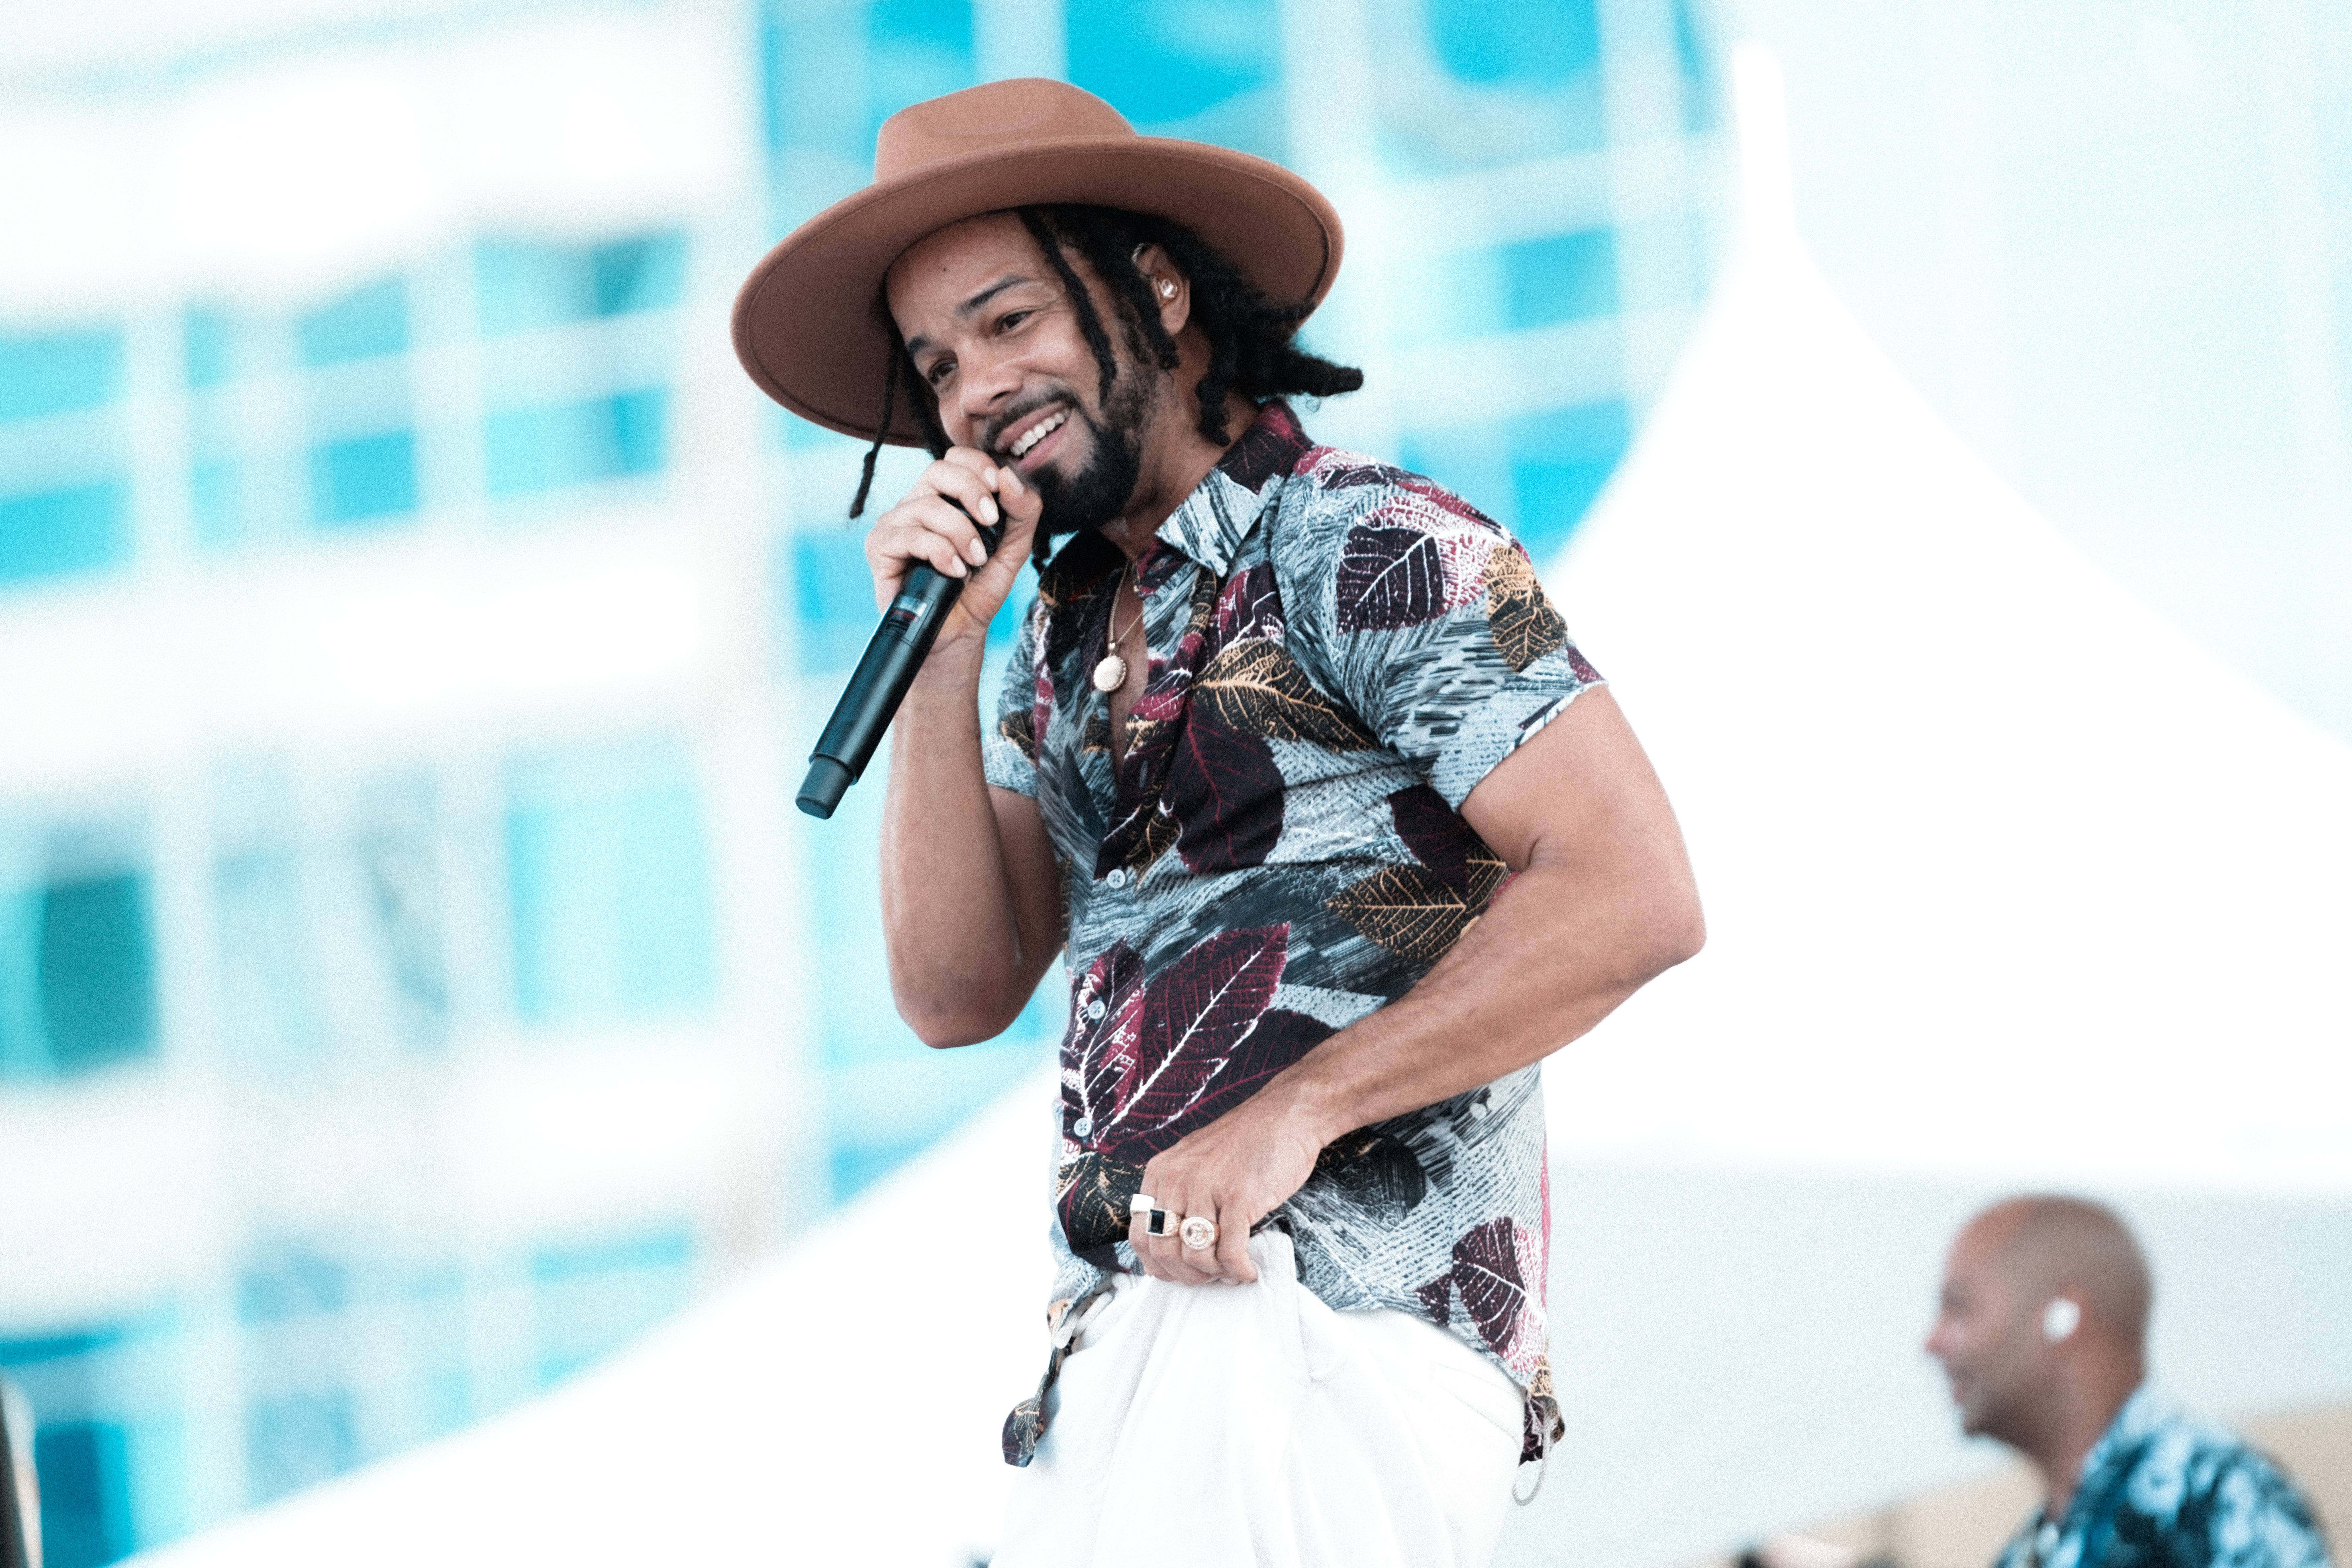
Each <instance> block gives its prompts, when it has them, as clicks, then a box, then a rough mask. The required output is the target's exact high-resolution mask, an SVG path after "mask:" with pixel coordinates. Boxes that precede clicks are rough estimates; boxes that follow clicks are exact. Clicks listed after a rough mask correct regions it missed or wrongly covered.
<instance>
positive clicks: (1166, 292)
mask: <svg viewBox="0 0 2352 1568" xmlns="http://www.w3.org/2000/svg"><path fill="white" fill-rule="evenodd" d="M1160 298H1161V299H1163V300H1173V299H1174V298H1176V285H1175V284H1173V283H1171V282H1170V281H1168V279H1165V278H1162V279H1160Z"/></svg>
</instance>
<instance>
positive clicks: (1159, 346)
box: [849, 204, 1364, 571]
mask: <svg viewBox="0 0 2352 1568" xmlns="http://www.w3.org/2000/svg"><path fill="white" fill-rule="evenodd" d="M1015 216H1018V217H1019V218H1020V219H1021V223H1022V226H1024V228H1026V229H1027V230H1028V231H1029V234H1030V237H1032V238H1034V240H1035V241H1036V242H1037V248H1038V249H1040V250H1042V251H1044V252H1045V259H1046V261H1047V262H1048V263H1050V264H1051V265H1052V267H1053V268H1054V271H1055V276H1056V277H1057V278H1058V279H1060V281H1061V284H1062V287H1063V288H1064V289H1066V290H1067V291H1068V293H1069V296H1070V302H1071V305H1072V307H1073V309H1074V312H1075V314H1076V317H1077V323H1078V331H1079V334H1080V335H1081V336H1083V337H1084V338H1085V339H1086V342H1087V348H1088V349H1090V350H1092V351H1093V353H1094V356H1095V364H1096V366H1097V369H1098V370H1099V372H1100V375H1101V384H1100V392H1099V394H1098V395H1099V396H1100V397H1101V398H1103V399H1105V400H1108V397H1109V396H1110V391H1111V385H1112V384H1113V383H1114V382H1115V381H1116V380H1117V379H1118V356H1117V355H1116V354H1114V353H1112V352H1111V343H1110V334H1109V333H1108V332H1107V331H1104V330H1103V321H1102V314H1101V312H1100V311H1098V310H1096V309H1095V303H1094V295H1093V293H1092V292H1091V291H1090V290H1089V289H1087V287H1086V286H1085V284H1084V283H1083V282H1082V281H1081V280H1080V279H1079V278H1078V274H1077V270H1076V268H1073V267H1072V266H1071V265H1070V256H1071V253H1072V252H1075V253H1076V255H1077V256H1079V257H1080V258H1083V259H1084V260H1085V261H1086V264H1087V268H1088V270H1090V271H1092V272H1093V273H1094V275H1095V276H1096V277H1097V278H1098V279H1101V280H1102V283H1103V285H1104V287H1105V288H1107V289H1109V291H1110V295H1111V298H1112V300H1114V301H1116V302H1117V304H1118V314H1119V327H1120V335H1121V336H1122V337H1123V338H1125V339H1126V341H1127V345H1128V348H1129V352H1130V353H1134V354H1135V355H1136V357H1137V358H1139V359H1144V360H1148V361H1150V363H1153V364H1155V365H1157V366H1158V367H1159V368H1160V370H1162V371H1172V370H1174V369H1175V368H1176V365H1177V360H1178V356H1177V352H1176V340H1175V339H1174V338H1172V337H1171V336H1170V335H1169V333H1168V330H1167V329H1166V328H1165V327H1162V326H1161V325H1160V301H1159V300H1157V299H1156V298H1154V297H1153V294H1152V291H1151V281H1150V279H1148V278H1146V277H1145V276H1144V275H1143V272H1142V270H1141V269H1140V268H1138V267H1137V266H1136V265H1135V254H1136V252H1137V251H1139V250H1140V249H1141V248H1142V247H1145V246H1147V245H1156V246H1158V247H1160V249H1162V250H1164V251H1166V252H1167V253H1168V258H1169V259H1170V260H1171V261H1172V262H1174V263H1175V264H1176V268H1177V270H1178V271H1180V272H1181V273H1183V274H1184V276H1185V278H1186V279H1189V280H1190V281H1191V283H1192V321H1195V322H1197V323H1199V325H1200V327H1201V330H1202V333H1203V334H1204V335H1206V337H1207V338H1208V340H1209V368H1208V374H1205V375H1203V376H1202V378H1201V384H1200V386H1199V388H1198V389H1197V392H1196V395H1197V397H1198V399H1199V402H1200V405H1201V412H1200V416H1199V418H1198V422H1197V426H1196V427H1197V428H1198V429H1199V430H1200V432H1201V434H1202V437H1205V438H1206V439H1208V440H1211V441H1213V442H1215V443H1216V444H1217V445H1218V446H1220V447H1222V446H1224V445H1226V444H1228V443H1229V442H1231V441H1232V440H1233V438H1234V435H1235V434H1237V432H1234V431H1233V430H1231V429H1230V428H1228V426H1227V424H1226V419H1225V399H1226V398H1227V396H1228V395H1232V394H1234V393H1239V394H1241V395H1243V396H1244V397H1247V398H1250V399H1252V400H1254V401H1255V400H1259V399H1263V398H1268V397H1279V396H1283V395H1293V396H1306V397H1329V396H1333V395H1337V394H1339V393H1343V392H1354V391H1356V390H1357V389H1358V388H1359V387H1360V386H1362V385H1363V384H1364V373H1363V372H1362V371H1360V370H1357V369H1355V368H1353V367H1352V366H1349V365H1343V364H1335V363H1332V362H1331V361H1329V360H1327V359H1322V358H1319V357H1318V356H1317V355H1314V354H1311V353H1307V351H1306V350H1304V349H1302V348H1300V347H1298V346H1297V342H1295V341H1294V340H1295V339H1296V338H1297V335H1298V324H1299V323H1300V322H1301V321H1305V320H1306V319H1307V313H1308V312H1309V311H1310V310H1313V309H1314V307H1313V306H1312V305H1309V304H1306V303H1303V302H1302V303H1297V304H1289V305H1277V304H1276V303H1275V302H1274V301H1273V300H1268V299H1267V298H1266V297H1265V291H1264V290H1263V289H1259V288H1258V286H1257V285H1256V284H1255V283H1253V282H1251V281H1250V280H1249V279H1248V278H1247V277H1246V276H1244V273H1243V272H1242V269H1241V268H1238V267H1236V266H1234V263H1233V262H1232V261H1230V260H1228V259H1227V258H1225V257H1224V255H1223V253H1222V252H1220V251H1218V250H1217V249H1216V248H1214V247H1212V246H1211V245H1210V244H1209V243H1208V242H1207V241H1206V240H1203V239H1202V237H1200V236H1199V235H1197V234H1194V233H1193V232H1192V230H1191V229H1189V228H1187V227H1185V226H1183V225H1182V224H1181V223H1178V222H1176V221H1175V220H1174V219H1173V218H1165V217H1160V216H1156V215H1154V214H1150V213H1135V212H1128V211H1126V210H1124V209H1122V208H1118V207H1105V206H1086V205H1076V204H1061V205H1050V206H1028V207H1020V208H1016V209H1015ZM883 319H884V320H885V321H889V313H888V311H887V310H885V311H884V312H883ZM890 354H891V357H890V366H889V372H888V374H887V378H886V379H885V381H884V384H883V389H882V418H881V421H880V423H879V424H878V425H877V427H876V434H875V440H874V446H873V447H872V448H871V449H869V450H868V451H867V452H866V468H865V480H864V482H862V483H861V484H860V485H859V486H858V489H857V500H856V503H855V504H853V505H852V507H851V508H850V513H849V515H850V516H852V517H856V516H857V515H858V512H859V510H861V509H862V508H863V506H864V505H865V500H866V490H867V488H868V487H869V486H870V485H871V484H872V482H873V475H874V459H875V457H876V455H877V453H879V452H880V450H881V447H882V437H883V436H884V435H886V434H887V432H888V430H889V428H890V415H891V413H892V410H893V406H894V399H895V396H896V393H897V388H898V382H899V380H900V379H901V378H904V379H905V380H906V382H907V384H908V386H910V387H912V388H914V389H915V390H916V391H917V393H918V394H919V395H917V396H916V398H915V400H914V402H915V406H916V407H917V408H918V409H919V411H920V412H921V414H922V417H923V424H924V426H925V430H926V434H927V436H928V437H929V439H928V441H927V443H926V444H927V445H929V447H930V449H931V455H932V456H933V457H934V458H937V457H942V456H944V455H945V454H946V451H947V436H946V433H945V431H944V430H943V429H942V428H941V427H940V418H939V411H938V407H937V405H935V404H934V403H933V401H932V400H931V398H930V397H929V395H928V391H929V389H928V388H926V387H924V385H923V382H922V378H921V376H920V375H919V374H918V373H917V372H916V369H915V366H914V363H913V362H912V361H911V360H909V359H908V356H907V348H906V344H905V342H903V341H902V340H901V339H900V338H899V336H898V328H897V324H896V323H895V322H891V323H890ZM1051 552H1052V542H1051V541H1050V540H1048V539H1047V538H1046V537H1045V533H1044V531H1042V530H1041V531H1039V532H1038V535H1037V540H1036V543H1035V545H1034V548H1033V550H1032V558H1033V560H1034V563H1035V564H1036V565H1037V567H1038V569H1039V570H1040V571H1043V570H1044V569H1045V558H1046V557H1047V555H1049V554H1050V553H1051Z"/></svg>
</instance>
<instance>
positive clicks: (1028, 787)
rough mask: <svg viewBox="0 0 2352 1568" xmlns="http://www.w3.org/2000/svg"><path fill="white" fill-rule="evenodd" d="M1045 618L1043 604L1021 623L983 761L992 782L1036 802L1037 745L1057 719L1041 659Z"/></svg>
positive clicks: (986, 726) (987, 730)
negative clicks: (1041, 628)
mask: <svg viewBox="0 0 2352 1568" xmlns="http://www.w3.org/2000/svg"><path fill="white" fill-rule="evenodd" d="M1044 617H1045V603H1044V601H1042V600H1040V601H1037V602H1035V603H1033V604H1032V605H1030V606H1029V613H1028V614H1027V615H1025V616H1022V618H1021V635H1020V637H1018V638H1017V639H1015V641H1014V642H1013V657H1012V658H1009V659H1007V660H1006V661H1005V665H1004V680H1003V684H1002V685H1001V686H999V687H998V689H997V698H996V712H995V715H994V717H993V718H992V719H988V720H987V721H984V722H983V723H982V726H981V733H980V758H981V768H982V772H983V773H985V774H986V775H987V778H988V782H989V783H990V784H994V785H995V786H996V787H997V788H999V789H1009V790H1012V791H1013V792H1014V793H1015V794H1018V795H1029V796H1031V797H1032V798H1034V797H1035V795H1036V794H1037V742H1038V738H1039V736H1040V734H1041V733H1042V732H1043V731H1044V729H1045V724H1046V721H1048V720H1049V719H1050V718H1051V716H1052V714H1053V703H1052V690H1053V688H1052V684H1051V682H1050V681H1049V680H1048V679H1047V678H1046V675H1045V670H1044V669H1043V668H1041V666H1040V663H1039V657H1038V646H1039V638H1038V628H1039V626H1040V625H1041V623H1042V622H1043V620H1044Z"/></svg>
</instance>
